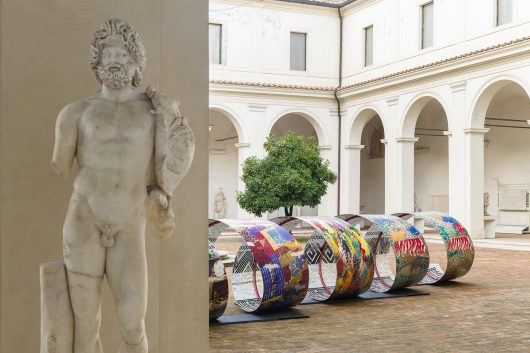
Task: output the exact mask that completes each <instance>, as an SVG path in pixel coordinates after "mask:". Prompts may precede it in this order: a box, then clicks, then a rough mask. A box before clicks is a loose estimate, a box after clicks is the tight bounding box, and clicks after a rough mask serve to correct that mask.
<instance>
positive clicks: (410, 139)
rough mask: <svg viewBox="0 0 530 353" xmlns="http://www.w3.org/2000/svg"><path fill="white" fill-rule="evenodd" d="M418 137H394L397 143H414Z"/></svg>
mask: <svg viewBox="0 0 530 353" xmlns="http://www.w3.org/2000/svg"><path fill="white" fill-rule="evenodd" d="M419 139H420V138H419V137H396V142H397V143H415V142H418V140H419Z"/></svg>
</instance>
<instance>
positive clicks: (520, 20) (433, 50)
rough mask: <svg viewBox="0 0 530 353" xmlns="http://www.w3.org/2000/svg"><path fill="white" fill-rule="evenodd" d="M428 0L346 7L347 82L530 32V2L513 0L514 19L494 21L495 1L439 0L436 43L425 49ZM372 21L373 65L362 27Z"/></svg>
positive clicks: (380, 1) (389, 0) (381, 0)
mask: <svg viewBox="0 0 530 353" xmlns="http://www.w3.org/2000/svg"><path fill="white" fill-rule="evenodd" d="M426 2H428V1H426V0H372V1H365V2H359V4H360V5H356V4H355V2H354V3H353V4H351V5H349V6H348V7H347V8H346V9H345V10H344V11H345V15H344V18H345V20H344V43H345V47H344V76H345V77H344V82H343V84H344V85H346V86H347V85H350V84H353V83H356V82H362V81H365V80H369V79H373V78H376V77H380V76H384V75H388V74H391V73H393V72H397V71H402V70H405V69H410V68H413V67H417V66H420V65H425V64H428V63H432V62H436V61H438V60H440V59H442V58H449V57H454V56H457V55H461V54H463V53H467V52H470V51H473V50H477V49H481V48H485V47H489V46H492V45H496V44H499V43H503V42H507V41H510V40H513V39H518V38H523V37H525V36H528V34H529V33H530V23H529V20H530V2H529V1H527V0H514V1H513V2H514V16H513V21H512V22H511V23H509V24H506V25H503V26H499V27H497V26H495V19H496V17H495V4H496V1H494V0H466V1H462V0H443V1H440V0H435V1H434V45H433V46H432V47H430V48H426V49H423V50H422V49H421V48H420V47H421V46H420V43H421V41H420V39H421V37H420V35H421V31H420V29H421V10H420V5H422V4H424V3H426ZM369 25H373V26H374V65H371V66H369V67H367V68H363V61H362V58H363V51H364V42H363V33H362V30H363V28H364V27H366V26H369Z"/></svg>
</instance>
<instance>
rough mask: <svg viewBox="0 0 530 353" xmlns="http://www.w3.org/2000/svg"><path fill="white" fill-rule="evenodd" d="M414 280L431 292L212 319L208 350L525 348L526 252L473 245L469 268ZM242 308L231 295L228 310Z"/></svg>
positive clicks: (529, 332) (529, 269) (529, 259)
mask: <svg viewBox="0 0 530 353" xmlns="http://www.w3.org/2000/svg"><path fill="white" fill-rule="evenodd" d="M218 248H220V249H222V248H223V247H222V246H221V244H218ZM226 250H229V251H230V250H231V249H226ZM429 250H430V253H431V255H432V256H440V255H442V250H443V248H442V246H441V245H437V244H433V243H431V242H429ZM228 272H231V271H228ZM414 288H418V289H421V290H426V291H428V292H430V293H431V294H430V295H428V296H416V297H402V298H391V299H382V300H367V301H357V300H356V301H340V302H335V303H329V304H314V305H303V306H298V307H297V308H298V310H300V311H303V312H304V313H307V314H308V315H310V318H307V319H297V320H285V321H270V322H263V323H249V324H238V325H225V326H216V325H211V326H210V352H226V353H251V352H264V353H265V352H267V353H268V352H286V353H287V352H288V353H291V352H304V353H317V352H319V353H320V352H332V353H341V352H362V353H365V352H366V353H368V352H377V353H380V352H385V353H386V352H407V353H408V352H410V353H414V352H418V353H419V352H422V353H425V352H458V353H466V352H495V353H498V352H528V351H529V347H530V294H529V293H530V254H528V252H525V251H510V250H499V249H487V248H483V247H476V258H475V263H474V266H473V268H472V269H471V271H470V273H468V274H467V275H466V276H464V277H462V278H459V279H458V280H457V281H454V282H450V283H446V284H442V285H438V286H421V287H414ZM240 313H241V312H240V311H239V310H238V309H237V308H235V307H234V305H233V303H232V302H229V304H228V308H227V311H226V314H228V315H236V314H240Z"/></svg>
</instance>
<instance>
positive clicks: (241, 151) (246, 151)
mask: <svg viewBox="0 0 530 353" xmlns="http://www.w3.org/2000/svg"><path fill="white" fill-rule="evenodd" d="M235 146H236V148H237V150H238V160H237V161H238V166H237V191H243V190H245V183H244V182H243V180H241V176H243V162H244V161H245V159H247V158H248V157H250V156H251V150H250V147H251V144H250V143H247V142H240V143H236V144H235ZM237 218H239V219H252V218H256V217H255V216H253V215H251V214H250V213H248V212H247V211H245V210H244V209H242V208H241V207H240V206H239V204H238V205H237Z"/></svg>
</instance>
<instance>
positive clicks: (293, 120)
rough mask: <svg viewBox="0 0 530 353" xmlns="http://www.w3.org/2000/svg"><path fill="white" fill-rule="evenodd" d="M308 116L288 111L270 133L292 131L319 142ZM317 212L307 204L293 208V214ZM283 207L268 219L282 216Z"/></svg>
mask: <svg viewBox="0 0 530 353" xmlns="http://www.w3.org/2000/svg"><path fill="white" fill-rule="evenodd" d="M310 119H311V118H310V117H308V116H306V115H305V114H302V113H288V114H285V115H283V116H282V117H280V118H279V119H278V120H277V121H276V122H275V123H274V125H273V126H272V128H271V132H270V133H271V134H272V135H274V136H276V137H281V136H284V135H285V134H286V133H287V132H289V131H292V132H294V133H295V134H297V135H300V136H304V137H306V138H307V137H310V136H312V137H314V138H315V139H316V140H317V144H320V139H319V136H318V133H317V131H316V130H315V127H314V126H313V124H312V123H311V122H310ZM317 214H318V206H317V207H309V206H304V207H300V206H295V207H294V208H293V216H316V215H317ZM284 215H285V213H284V211H283V209H280V210H277V211H274V212H272V213H270V214H269V219H272V218H275V217H281V216H284Z"/></svg>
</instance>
